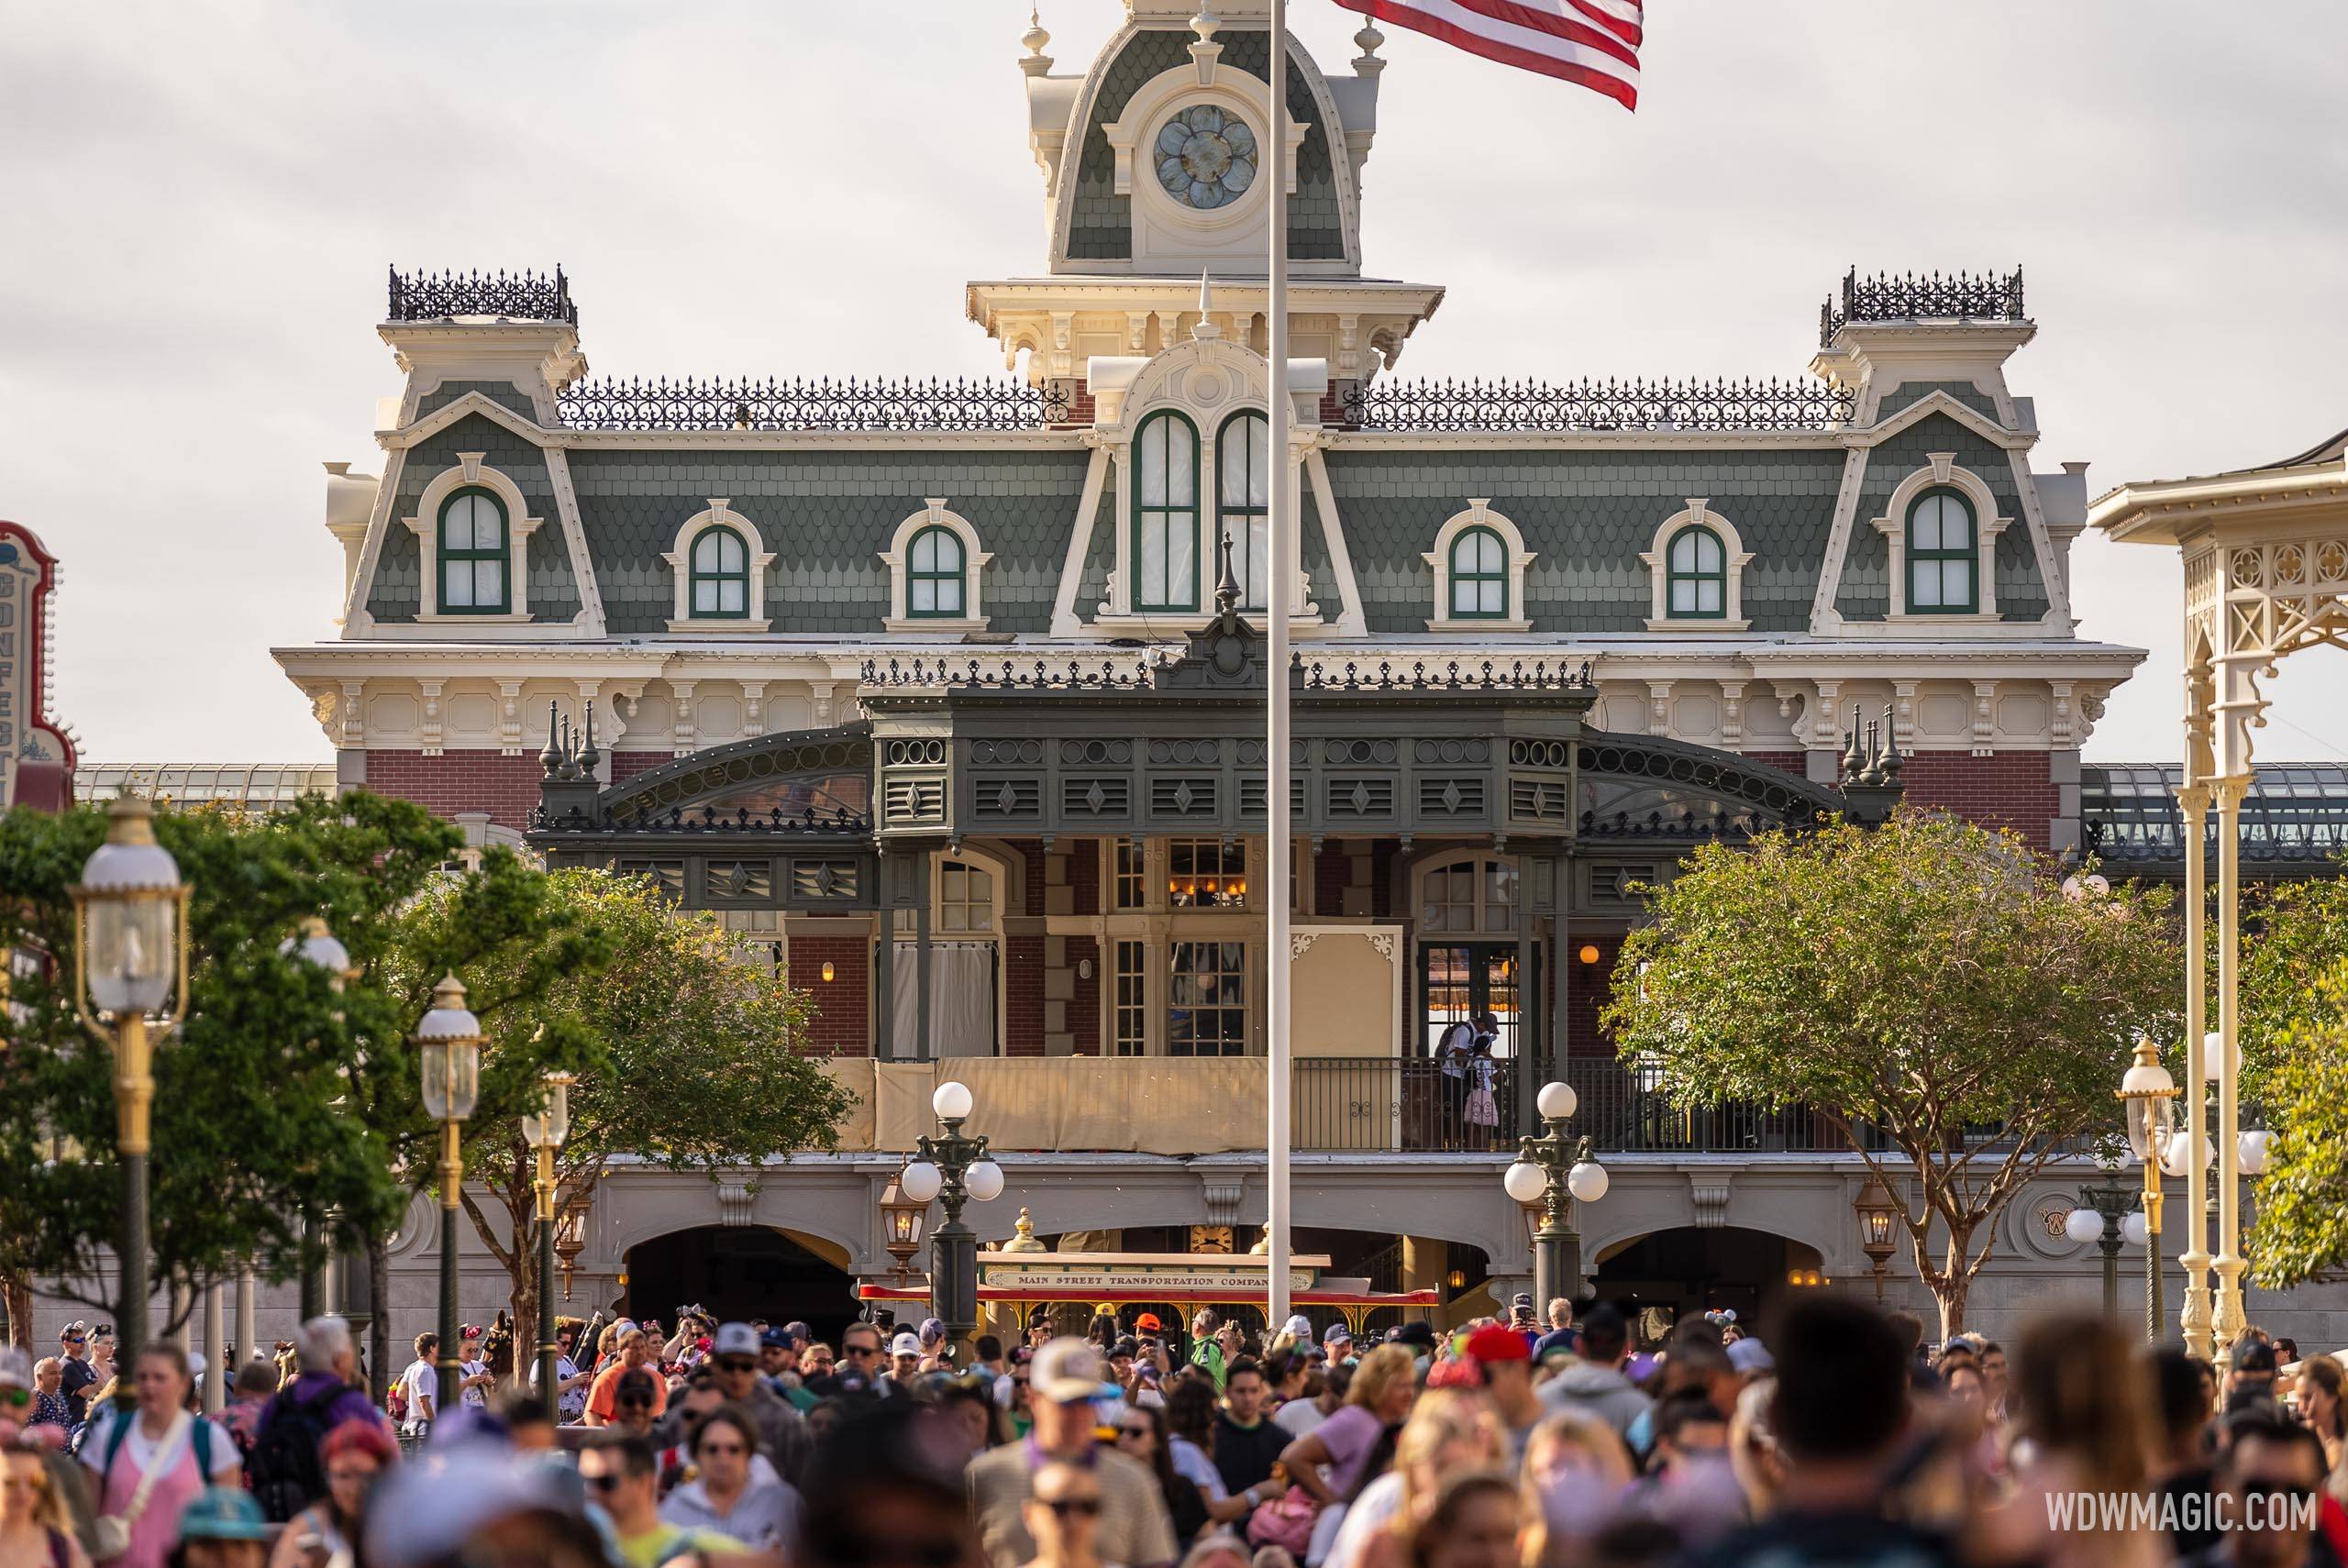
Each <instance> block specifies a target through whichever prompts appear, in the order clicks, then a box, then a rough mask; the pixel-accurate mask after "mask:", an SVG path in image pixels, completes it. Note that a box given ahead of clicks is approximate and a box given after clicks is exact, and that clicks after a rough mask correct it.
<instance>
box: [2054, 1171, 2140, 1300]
mask: <svg viewBox="0 0 2348 1568" xmlns="http://www.w3.org/2000/svg"><path fill="white" fill-rule="evenodd" d="M2079 1205H2080V1206H2079V1207H2078V1208H2077V1209H2072V1210H2071V1212H2070V1213H2069V1214H2068V1215H2066V1217H2065V1218H2064V1220H2063V1233H2064V1234H2065V1235H2066V1236H2068V1237H2070V1238H2071V1240H2073V1241H2075V1242H2081V1243H2085V1242H2095V1243H2096V1244H2097V1245H2098V1246H2099V1247H2101V1248H2102V1249H2103V1316H2104V1319H2105V1320H2106V1321H2108V1322H2113V1323H2116V1322H2118V1321H2119V1320H2120V1244H2121V1242H2122V1241H2123V1240H2125V1239H2126V1236H2127V1232H2126V1231H2124V1230H2123V1229H2122V1227H2123V1225H2124V1224H2125V1222H2126V1221H2127V1220H2128V1218H2129V1217H2130V1216H2131V1215H2132V1214H2134V1213H2135V1212H2136V1195H2135V1193H2133V1192H2132V1191H2130V1190H2129V1189H2128V1188H2127V1187H2121V1186H2118V1185H2116V1184H2115V1185H2112V1186H2109V1187H2081V1188H2079Z"/></svg>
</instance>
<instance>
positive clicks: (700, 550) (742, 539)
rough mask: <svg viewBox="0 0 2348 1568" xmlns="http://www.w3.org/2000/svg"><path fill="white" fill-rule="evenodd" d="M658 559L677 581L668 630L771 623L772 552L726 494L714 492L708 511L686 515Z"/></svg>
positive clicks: (737, 629) (755, 628)
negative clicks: (769, 571)
mask: <svg viewBox="0 0 2348 1568" xmlns="http://www.w3.org/2000/svg"><path fill="white" fill-rule="evenodd" d="M661 559H662V560H664V561H666V562H668V563H669V570H670V573H671V574H672V575H673V576H674V577H675V579H676V584H677V599H676V613H675V614H674V615H673V616H672V617H671V618H670V622H669V630H670V631H672V632H719V633H725V634H727V635H734V636H739V635H742V634H743V633H745V632H763V631H766V630H767V629H768V628H770V626H772V625H773V624H774V623H773V622H772V621H770V620H769V619H767V567H768V566H769V565H770V563H772V561H773V560H774V552H773V551H771V550H769V549H768V548H766V541H765V540H764V539H763V538H761V537H760V536H759V525H757V524H755V523H753V522H751V521H750V520H749V519H748V517H746V516H744V515H743V514H742V513H739V512H737V511H735V510H734V508H733V506H732V504H731V503H730V502H727V501H726V499H725V497H724V496H713V497H712V498H711V499H710V502H709V506H708V509H707V510H706V511H702V512H696V513H693V514H692V516H691V517H688V518H686V519H685V521H684V525H683V526H682V527H681V528H679V529H678V530H677V537H676V541H675V543H674V544H673V545H671V546H670V549H669V550H668V552H667V553H666V554H665V555H663V556H662V557H661Z"/></svg>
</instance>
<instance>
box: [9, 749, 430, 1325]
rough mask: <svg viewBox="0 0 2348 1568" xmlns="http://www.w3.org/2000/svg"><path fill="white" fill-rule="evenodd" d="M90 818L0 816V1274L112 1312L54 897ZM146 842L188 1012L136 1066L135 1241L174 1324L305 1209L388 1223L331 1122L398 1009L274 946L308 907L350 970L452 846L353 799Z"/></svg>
mask: <svg viewBox="0 0 2348 1568" xmlns="http://www.w3.org/2000/svg"><path fill="white" fill-rule="evenodd" d="M105 827H106V824H105V812H102V811H99V810H95V809H83V810H78V811H72V812H65V813H62V814H60V815H53V816H52V815H47V814H42V813H38V812H29V811H22V810H19V811H15V812H8V813H6V815H5V816H0V888H6V889H8V896H7V897H6V899H5V900H0V951H11V952H16V953H18V954H19V955H23V961H21V962H20V963H19V964H18V965H17V969H16V972H15V974H14V976H13V983H12V986H11V989H10V1002H11V1004H12V1005H11V1007H10V1008H9V1010H8V1011H7V1013H6V1015H5V1017H0V1029H5V1031H6V1034H5V1039H0V1169H6V1170H7V1171H8V1172H9V1173H10V1175H9V1179H8V1180H6V1182H0V1275H7V1276H9V1277H10V1278H12V1279H13V1280H15V1281H17V1282H20V1283H21V1282H25V1281H29V1280H31V1279H35V1278H39V1279H43V1280H50V1281H54V1282H55V1288H57V1289H58V1290H59V1291H61V1293H63V1294H64V1295H66V1296H67V1297H68V1298H69V1299H72V1300H76V1301H79V1302H82V1303H83V1304H84V1305H87V1306H89V1307H92V1308H94V1309H99V1310H104V1311H107V1312H109V1313H113V1312H117V1311H118V1310H119V1307H120V1303H119V1302H118V1301H116V1299H115V1298H114V1297H112V1296H110V1295H109V1294H108V1293H107V1292H108V1286H107V1283H106V1280H105V1275H104V1273H103V1270H102V1264H103V1261H104V1259H105V1256H107V1255H109V1254H110V1253H112V1251H113V1249H114V1247H115V1245H116V1241H117V1236H116V1218H117V1215H118V1212H119V1199H120V1182H121V1177H120V1172H119V1166H118V1165H117V1162H116V1154H115V1106H114V1095H113V1088H112V1056H111V1054H110V1053H109V1052H108V1051H107V1050H106V1049H105V1047H104V1046H103V1045H101V1044H100V1043H98V1042H97V1041H95V1040H94V1039H93V1038H92V1037H91V1036H90V1035H89V1034H88V1033H87V1032H85V1031H84V1030H83V1027H82V1025H81V1023H80V1022H79V1021H78V1020H77V1018H76V1016H75V1013H74V1008H73V998H72V995H71V990H72V976H73V966H72V944H73V941H74V925H73V908H72V900H71V898H70V896H69V893H68V889H69V888H71V887H72V884H73V883H74V882H75V881H77V880H78V879H79V878H80V875H81V868H82V865H83V862H84V861H85V860H86V859H87V858H88V857H89V854H90V852H91V850H93V849H94V848H95V847H96V845H98V843H99V842H100V840H102V839H103V838H104V837H105ZM155 833H156V836H157V838H158V839H159V840H161V843H162V844H163V845H164V846H165V847H166V848H167V849H169V850H170V851H171V852H172V855H173V856H174V857H175V858H176V859H177V860H178V862H179V867H180V871H181V875H182V877H183V878H184V879H186V880H187V881H188V882H190V883H191V884H192V885H193V887H194V895H193V898H192V900H191V903H190V906H189V914H188V930H189V936H190V947H191V953H190V966H191V973H190V977H189V988H188V1013H187V1017H186V1019H185V1020H184V1021H183V1022H182V1024H181V1026H180V1027H179V1029H178V1031H177V1032H176V1033H175V1034H174V1035H172V1037H171V1038H169V1039H167V1040H165V1041H163V1042H162V1043H161V1046H160V1048H159V1050H158V1052H157V1055H156V1066H155V1077H156V1093H155V1105H154V1119H153V1133H154V1150H155V1154H154V1158H153V1163H152V1168H151V1174H150V1181H151V1184H152V1186H151V1194H150V1204H151V1216H150V1247H151V1251H152V1261H151V1264H150V1268H151V1274H152V1278H153V1279H154V1281H155V1282H156V1284H157V1285H158V1286H160V1287H162V1288H164V1289H166V1290H167V1291H169V1292H170V1295H171V1298H172V1299H173V1300H175V1301H177V1302H179V1303H180V1304H181V1305H180V1309H179V1311H178V1312H177V1313H175V1314H166V1317H165V1320H164V1321H163V1322H162V1323H161V1329H162V1330H164V1331H168V1330H170V1329H172V1328H173V1327H175V1326H176V1325H177V1323H178V1322H179V1321H180V1320H183V1318H184V1317H185V1314H186V1311H187V1309H188V1308H189V1307H190V1306H192V1305H193V1303H194V1301H195V1299H196V1298H197V1293H198V1291H199V1290H200V1289H201V1287H202V1286H203V1285H204V1284H205V1283H206V1282H207V1281H208V1280H210V1279H212V1278H214V1277H216V1276H218V1275H223V1274H227V1273H229V1272H233V1271H235V1270H237V1269H240V1268H242V1267H245V1266H248V1265H249V1266H253V1267H255V1268H257V1269H258V1270H259V1271H260V1273H262V1274H263V1275H268V1276H269V1277H271V1278H276V1279H282V1278H285V1277H287V1276H289V1275H292V1274H294V1272H296V1271H297V1270H298V1268H299V1266H300V1264H301V1263H302V1262H303V1260H304V1257H305V1247H307V1248H311V1249H317V1248H323V1247H325V1246H327V1245H328V1244H330V1241H329V1238H328V1237H327V1236H325V1235H323V1234H322V1235H319V1236H316V1237H311V1238H305V1233H304V1229H303V1226H302V1224H301V1217H302V1215H303V1214H304V1213H305V1211H310V1212H324V1213H329V1214H332V1215H333V1216H335V1219H336V1222H337V1224H338V1226H339V1228H340V1233H341V1234H342V1235H344V1236H349V1235H353V1234H358V1233H362V1232H364V1231H369V1230H382V1229H386V1228H388V1227H389V1226H390V1225H391V1224H392V1223H393V1220H395V1219H396V1217H397V1215H398V1212H399V1207H400V1202H401V1198H402V1193H401V1191H400V1188H399V1187H398V1184H397V1183H396V1182H395V1181H394V1180H393V1176H392V1175H391V1173H390V1171H389V1169H388V1165H387V1160H386V1151H385V1147H384V1145H383V1143H382V1140H381V1139H380V1137H379V1136H377V1135H376V1132H375V1131H374V1129H372V1128H371V1127H370V1126H369V1125H367V1124H366V1123H365V1122H364V1121H360V1120H357V1119H354V1118H352V1117H351V1116H349V1114H347V1098H348V1094H349V1087H350V1083H351V1077H352V1074H353V1071H354V1069H355V1068H356V1067H357V1066H359V1065H360V1063H362V1062H363V1061H364V1060H366V1059H367V1058H368V1057H369V1056H371V1055H374V1054H376V1053H381V1052H383V1051H386V1050H388V1049H392V1048H394V1047H395V1045H396V1043H397V1041H398V1040H399V1039H400V1037H401V1036H402V1035H403V1033H404V1030H405V1028H406V1027H407V1025H408V1023H409V1022H410V1021H412V1018H413V1016H414V1015H415V1005H414V999H413V998H409V997H405V996H402V995H398V994H394V993H393V992H391V991H388V990H385V989H384V988H382V987H381V986H379V985H376V984H373V983H371V981H370V979H369V978H368V977H365V976H363V975H362V976H361V977H359V978H357V979H355V980H353V981H352V982H351V983H350V984H349V985H348V986H347V987H345V988H343V989H341V990H339V991H338V990H337V989H335V988H334V987H333V986H332V984H331V983H330V981H329V977H327V975H325V974H324V973H323V972H321V971H320V970H318V969H316V967H314V966H310V965H308V964H306V963H304V962H302V961H300V960H298V959H295V958H293V957H290V956H288V955H284V954H282V953H281V952H280V951H279V949H280V946H281V944H283V943H284V942H285V941H286V940H287V939H288V938H290V937H292V936H294V934H295V933H296V932H297V930H298V929H299V927H300V924H301V922H302V921H303V919H304V918H305V917H306V916H311V915H317V916H323V917H324V918H325V919H326V921H327V922H328V924H329V925H330V926H331V927H332V928H333V929H334V931H335V932H336V933H337V934H338V936H339V937H340V938H341V939H342V940H343V941H344V943H345V944H347V945H348V946H349V948H350V950H351V952H352V954H353V955H354V957H358V956H360V955H364V954H367V953H369V952H371V951H372V950H374V949H376V948H377V947H378V946H379V945H380V944H381V942H382V939H383V936H384V933H385V932H386V930H387V928H388V927H389V926H390V925H391V924H392V923H393V919H394V916H395V914H396V911H397V909H398V906H399V905H400V903H401V902H402V901H404V900H405V899H406V898H408V897H411V896H413V895H414V893H415V891H416V890H417V889H420V888H421V887H422V886H423V885H424V883H425V882H426V879H427V878H429V877H430V876H431V875H432V872H433V868H434V867H437V866H438V865H439V864H440V863H442V862H443V861H444V860H446V859H447V858H448V857H449V856H451V855H452V854H454V853H455V851H456V849H457V847H458V846H459V845H460V843H461V839H460V837H459V836H458V835H457V834H456V833H455V831H454V830H452V829H450V828H449V827H447V826H446V825H445V824H442V823H436V822H434V821H433V820H432V819H431V818H430V817H429V816H428V815H426V813H425V812H422V811H420V810H418V809H417V808H415V807H414V806H410V805H406V804H404V803H403V802H399V801H386V800H382V799H381V798H379V797H376V796H371V795H364V794H357V795H350V796H347V797H344V798H343V799H342V800H340V801H333V802H328V801H324V800H323V799H316V798H314V799H311V800H308V801H303V802H301V803H299V804H297V805H295V806H293V807H290V808H288V809H287V810H285V811H283V812H279V813H276V814H274V815H271V816H268V817H255V816H248V815H246V814H243V813H241V812H228V811H219V810H209V809H206V810H196V811H190V812H164V813H162V814H161V815H160V816H159V817H158V818H157V820H156V823H155Z"/></svg>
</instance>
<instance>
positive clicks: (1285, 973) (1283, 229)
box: [1259, 0, 1294, 1337]
mask: <svg viewBox="0 0 2348 1568" xmlns="http://www.w3.org/2000/svg"><path fill="white" fill-rule="evenodd" d="M1271 32H1272V38H1271V44H1272V49H1271V70H1270V71H1269V72H1268V81H1267V83H1266V85H1267V86H1268V88H1269V90H1270V91H1269V97H1270V100H1271V105H1270V106H1271V113H1270V115H1269V116H1268V120H1269V125H1270V134H1269V138H1268V150H1269V153H1270V156H1269V158H1268V160H1265V162H1266V163H1267V164H1268V169H1269V172H1270V174H1271V181H1272V185H1271V189H1270V191H1269V192H1268V193H1267V194H1268V197H1269V198H1270V199H1269V200H1268V202H1267V203H1266V204H1265V205H1266V207H1267V209H1268V211H1269V213H1270V215H1271V218H1270V227H1271V235H1270V245H1269V250H1270V270H1269V272H1268V283H1269V289H1268V298H1267V301H1266V306H1265V308H1266V311H1267V314H1268V315H1269V316H1270V318H1271V320H1270V331H1269V333H1268V339H1269V341H1268V343H1267V345H1266V348H1267V349H1268V357H1269V359H1270V361H1271V364H1270V369H1269V372H1268V382H1269V386H1268V391H1269V392H1270V394H1271V395H1270V397H1269V399H1268V403H1269V404H1270V406H1269V407H1268V409H1267V410H1266V413H1267V414H1268V416H1269V420H1270V425H1271V429H1270V440H1269V443H1268V444H1269V445H1270V447H1271V451H1270V452H1269V453H1268V454H1267V455H1268V457H1269V458H1270V459H1271V460H1270V462H1269V464H1268V468H1269V470H1270V474H1271V480H1272V486H1271V493H1270V494H1269V495H1268V496H1267V497H1265V501H1266V503H1267V504H1266V508H1265V518H1264V558H1265V576H1266V577H1267V578H1268V582H1267V583H1266V584H1265V590H1264V619H1265V622H1266V625H1267V630H1268V636H1267V638H1266V642H1267V645H1268V648H1269V651H1270V656H1271V657H1270V659H1269V661H1268V662H1269V665H1270V668H1269V669H1268V672H1267V679H1266V681H1265V703H1264V706H1265V710H1266V712H1265V730H1266V735H1265V741H1266V745H1265V751H1264V775H1265V778H1264V783H1265V787H1266V788H1265V795H1264V816H1265V859H1266V860H1267V861H1268V865H1266V867H1264V876H1263V878H1262V879H1261V882H1260V884H1259V885H1260V886H1261V887H1262V888H1263V889H1264V900H1265V903H1266V905H1267V906H1268V908H1267V910H1266V919H1265V938H1266V940H1265V947H1266V949H1267V952H1266V974H1267V976H1268V979H1269V982H1270V983H1269V985H1268V987H1267V996H1266V1006H1267V1010H1268V1014H1269V1017H1268V1020H1267V1021H1268V1026H1269V1027H1268V1030H1267V1034H1268V1041H1267V1048H1266V1051H1265V1056H1266V1061H1265V1065H1264V1066H1265V1075H1266V1080H1267V1082H1266V1089H1265V1094H1264V1103H1265V1109H1266V1110H1267V1112H1268V1118H1267V1120H1268V1125H1267V1127H1266V1128H1265V1139H1264V1192H1265V1210H1266V1214H1267V1220H1266V1224H1265V1236H1264V1241H1265V1250H1266V1252H1268V1253H1269V1254H1270V1256H1269V1257H1268V1259H1267V1260H1266V1263H1265V1270H1266V1273H1267V1275H1268V1279H1267V1281H1266V1293H1265V1332H1266V1335H1267V1337H1268V1336H1269V1335H1271V1334H1275V1333H1278V1332H1279V1330H1280V1327H1281V1325H1282V1324H1284V1323H1286V1322H1287V1321H1288V1317H1289V1261H1288V1260H1289V1180H1288V1145H1289V1090H1290V1067H1289V962H1290V952H1289V946H1290V944H1289V856H1290V853H1291V848H1290V845H1291V838H1290V830H1289V793H1288V791H1289V782H1288V778H1289V712H1288V707H1289V704H1288V698H1289V680H1288V676H1289V670H1288V663H1289V651H1288V633H1289V624H1288V614H1289V596H1290V591H1292V588H1293V584H1292V582H1291V580H1290V579H1291V576H1292V574H1291V573H1290V570H1289V565H1288V555H1289V551H1288V541H1289V527H1290V522H1291V520H1292V513H1291V512H1290V499H1289V498H1290V490H1289V486H1290V483H1291V482H1292V481H1293V478H1294V474H1293V470H1292V469H1290V462H1289V449H1288V429H1289V392H1288V168H1289V149H1288V0H1272V27H1271Z"/></svg>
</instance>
